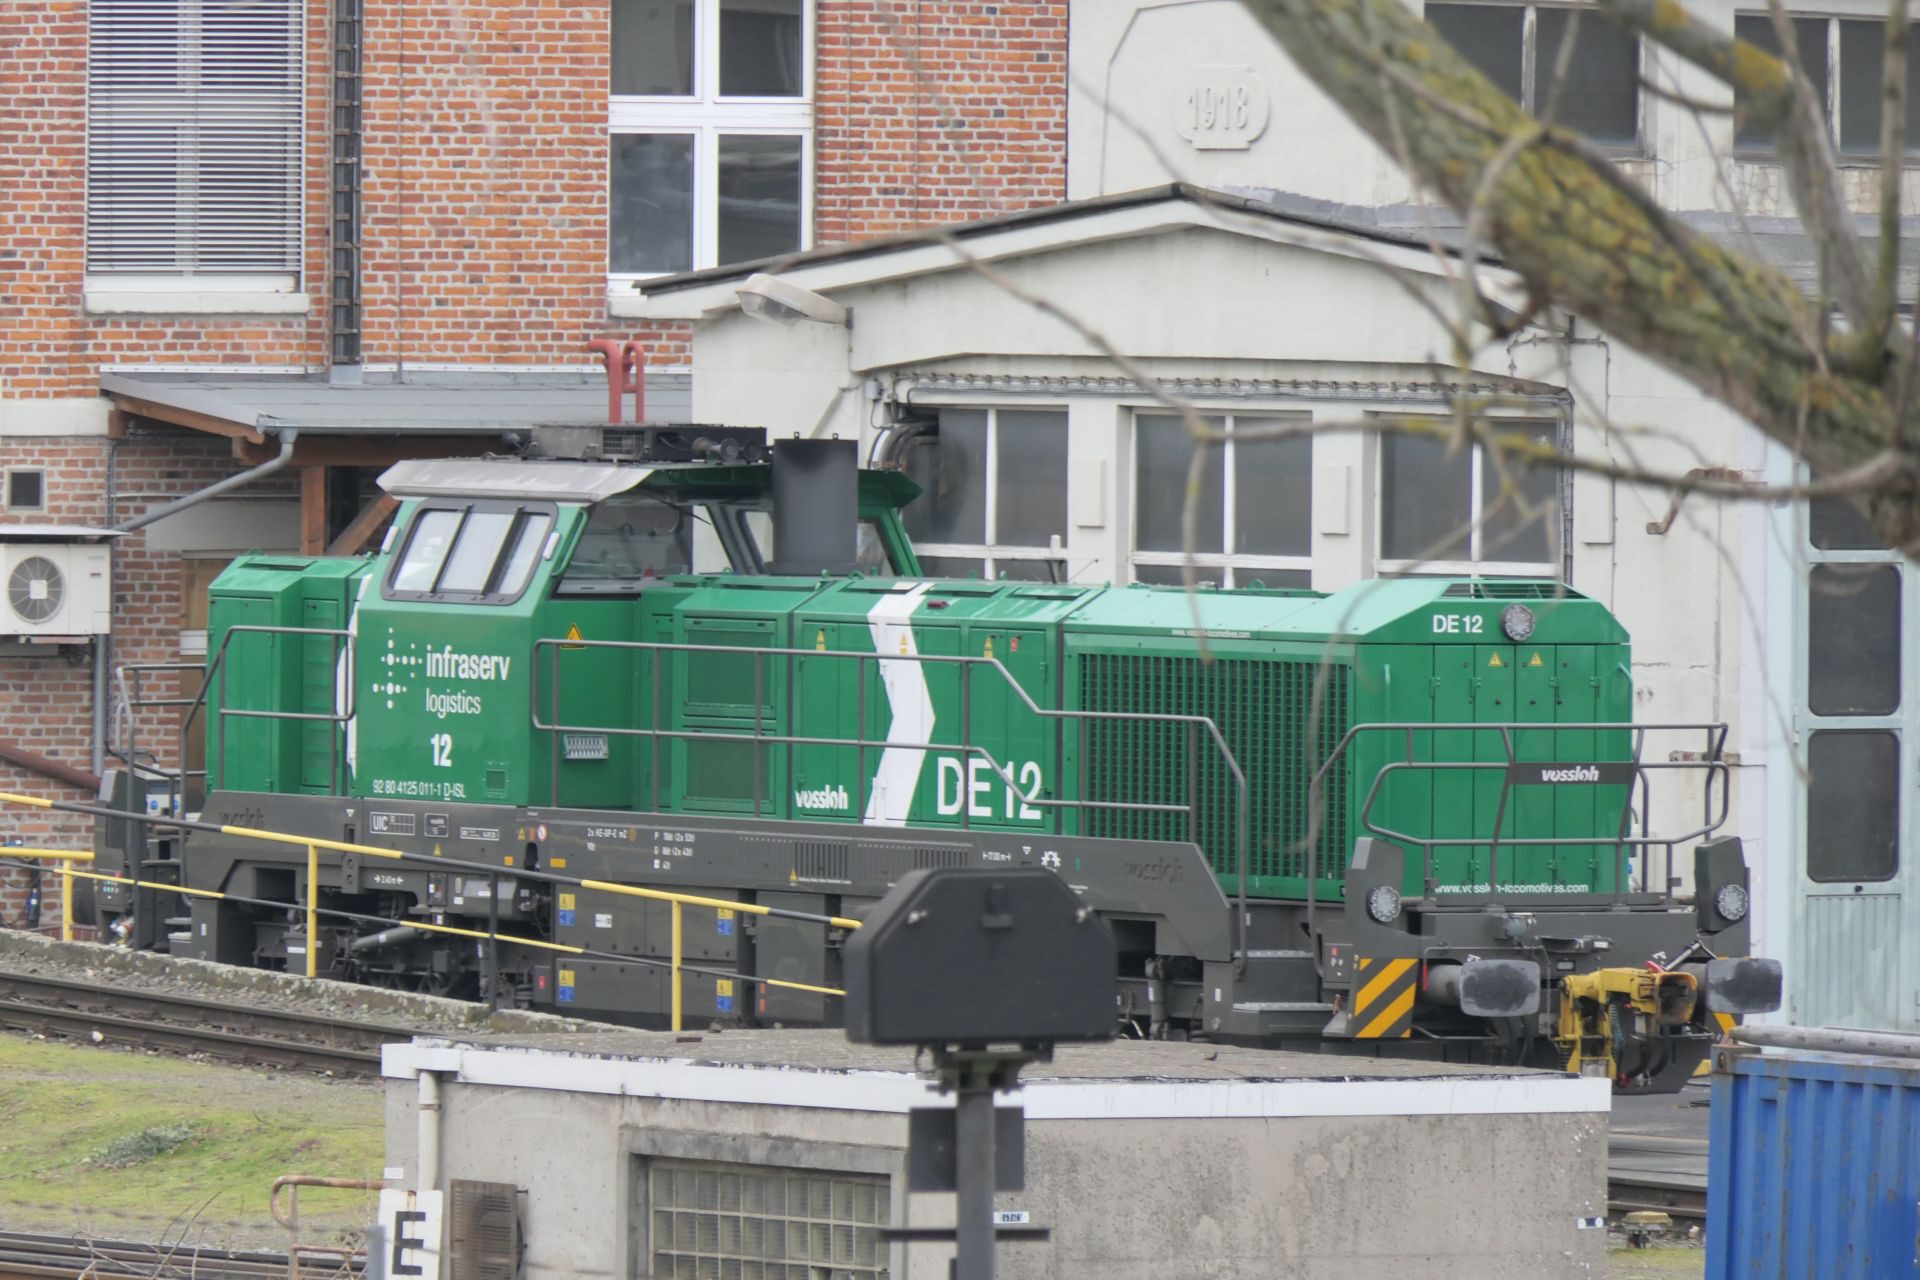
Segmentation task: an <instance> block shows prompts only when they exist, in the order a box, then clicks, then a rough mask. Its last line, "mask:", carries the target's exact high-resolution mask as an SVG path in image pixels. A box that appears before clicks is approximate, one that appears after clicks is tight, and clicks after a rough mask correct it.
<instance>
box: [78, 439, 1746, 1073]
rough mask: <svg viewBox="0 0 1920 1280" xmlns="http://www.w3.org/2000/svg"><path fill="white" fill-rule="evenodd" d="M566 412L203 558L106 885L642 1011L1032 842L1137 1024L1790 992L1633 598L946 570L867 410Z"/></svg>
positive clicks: (723, 980) (371, 952)
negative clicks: (1674, 715) (519, 446)
mask: <svg viewBox="0 0 1920 1280" xmlns="http://www.w3.org/2000/svg"><path fill="white" fill-rule="evenodd" d="M635 436H637V437H638V438H639V439H640V443H638V444H635V443H634V440H633V439H631V438H629V437H635ZM568 443H570V444H571V445H572V446H573V447H571V448H563V449H560V450H558V451H559V452H563V453H567V454H571V455H572V456H566V457H552V456H544V457H543V456H539V452H538V450H533V451H530V453H531V454H532V456H528V457H522V458H513V459H483V460H460V461H417V462H406V463H401V464H399V465H397V466H395V467H393V468H392V469H391V470H390V471H388V472H387V473H386V475H385V476H384V477H383V478H382V481H381V483H382V485H383V486H384V487H385V489H386V490H387V491H388V492H389V493H390V494H392V495H394V496H395V497H397V498H399V499H401V501H402V505H401V507H400V509H399V512H398V515H397V516H396V519H395V523H394V530H393V532H392V533H391V534H390V535H389V537H388V539H387V544H386V546H385V547H383V549H382V550H381V551H380V553H379V554H376V555H372V556H369V557H365V558H356V559H298V558H295V559H290V558H287V557H280V556H254V557H249V558H246V559H242V560H240V561H237V562H236V563H235V564H234V565H233V566H232V567H230V568H229V569H228V570H227V571H226V572H225V573H223V574H222V575H221V577H220V578H219V580H218V581H217V582H216V583H215V584H214V586H213V589H212V599H211V602H210V616H211V630H210V635H209V646H208V649H209V658H208V665H207V671H206V682H205V693H204V695H203V703H202V705H201V706H200V707H198V708H196V710H195V713H194V714H193V715H191V716H189V717H188V728H187V730H186V732H187V733H188V734H191V735H193V736H194V737H196V738H201V739H203V741H204V758H205V760H206V768H205V771H204V792H202V791H201V789H200V786H199V784H198V781H197V780H196V779H194V778H193V777H191V776H188V777H186V778H184V779H183V780H182V781H181V782H180V783H179V785H175V786H173V787H172V791H173V793H174V794H173V795H172V800H173V803H174V804H175V805H176V806H177V807H180V808H189V807H190V808H192V809H194V810H195V811H196V812H197V816H198V818H199V825H197V826H190V827H177V828H175V829H174V830H173V831H172V832H171V833H163V834H161V835H158V836H147V835H145V834H143V829H142V827H141V826H139V825H136V824H134V823H123V822H104V823H102V824H101V826H100V836H99V840H98V849H97V853H98V855H99V863H98V866H97V870H99V871H103V872H107V873H109V874H112V873H116V872H117V873H119V874H121V875H123V876H125V877H126V878H129V879H132V878H135V877H137V878H139V879H140V880H141V882H142V883H143V884H147V885H152V884H160V885H162V886H163V887H161V888H158V889H154V888H134V887H130V886H128V885H126V884H124V883H107V884H103V885H101V886H100V888H99V890H98V891H97V905H96V910H97V912H98V918H99V921H100V923H101V924H102V926H103V927H105V928H114V929H117V931H118V932H119V933H120V934H122V935H123V936H131V938H132V939H133V940H134V941H135V942H136V943H139V944H143V945H153V946H160V947H166V948H169V949H171V950H173V951H175V952H177V953H181V954H187V955H193V956H199V957H202V958H207V959H213V960H220V961H227V962H232V963H238V964H250V965H267V966H274V967H293V968H296V969H298V968H300V967H301V966H302V965H303V964H305V963H306V960H307V958H308V956H309V955H311V956H312V958H313V961H314V965H315V967H316V969H317V970H318V971H319V972H321V973H325V974H332V975H335V976H340V977H347V978H353V979H357V980H362V981H370V982H378V983H385V984H390V985H397V986H405V987H409V988H417V989H424V990H431V991H439V992H445V993H451V994H461V995H472V996H476V997H481V998H486V999H491V1000H496V1001H501V1002H513V1003H518V1004H522V1005H531V1006H545V1007H550V1008H553V1009H556V1010H559V1011H562V1012H576V1013H579V1014H582V1015H589V1016H600V1017H608V1018H613V1019H621V1020H633V1021H648V1020H657V1019H661V1018H663V1017H665V1016H666V1014H667V1011H668V1010H669V1008H670V1007H677V1006H675V1005H674V1001H675V999H676V996H675V994H674V988H675V987H676V986H677V987H678V988H679V996H678V997H677V998H678V999H680V1000H683V1001H684V1004H685V1010H686V1013H687V1015H688V1016H690V1017H692V1018H695V1019H699V1020H702V1021H706V1020H721V1021H727V1022H738V1023H744V1024H749V1025H754V1024H772V1023H776V1022H778V1023H781V1024H786V1025H794V1024H833V1023H834V1022H836V1021H837V1019H838V1017H839V1002H838V998H837V997H836V996H835V995H833V994H831V992H832V989H833V988H835V987H836V986H837V983H838V975H839V966H840V947H841V943H842V941H843V940H844V936H845V934H844V929H845V928H846V927H847V924H846V922H847V920H848V919H849V918H852V919H857V918H858V917H859V916H860V915H861V914H862V912H863V911H864V910H866V909H867V908H868V907H869V906H870V905H871V904H872V903H873V902H875V901H876V900H877V899H878V898H879V897H881V896H882V895H884V894H885V893H886V891H887V889H888V888H889V886H890V885H892V884H893V883H894V882H895V881H897V880H898V879H899V877H900V876H901V875H902V874H904V873H905V872H907V871H910V870H913V869H915V868H919V867H939V866H975V867H986V868H992V867H996V866H1037V867H1044V868H1047V869H1050V870H1053V871H1055V872H1056V873H1057V874H1059V875H1060V876H1061V878H1062V879H1064V880H1065V881H1066V882H1067V883H1068V884H1069V885H1070V886H1071V887H1072V888H1073V890H1074V891H1075V892H1076V893H1077V894H1078V895H1080V897H1081V898H1082V900H1083V901H1084V902H1085V903H1086V904H1087V906H1088V907H1090V908H1091V909H1093V910H1095V911H1097V912H1099V913H1100V915H1101V916H1102V917H1103V918H1104V919H1105V921H1106V922H1107V923H1108V925H1109V927H1110V928H1111V930H1112V932H1113V934H1114V936H1115V938H1116V940H1117V942H1118V949H1119V952H1120V955H1121V963H1122V973H1121V975H1120V976H1121V988H1120V990H1121V997H1120V1006H1119V1008H1118V1009H1116V1011H1115V1017H1116V1021H1117V1023H1118V1024H1119V1026H1120V1028H1121V1029H1122V1031H1123V1032H1126V1033H1137V1034H1140V1035H1144V1036H1175V1037H1186V1036H1206V1037H1211V1038H1216V1039H1222V1040H1235V1041H1242V1042H1256V1043H1263V1044H1291V1045H1295V1046H1298V1045H1300V1044H1303V1043H1312V1044H1315V1045H1320V1046H1323V1047H1337V1048H1344V1049H1347V1050H1352V1051H1360V1052H1370V1053H1380V1054H1426V1055H1437V1056H1444V1057H1449V1058H1456V1059H1477V1060H1489V1061H1504V1062H1511V1063H1535V1064H1551V1065H1555V1066H1573V1067H1574V1068H1576V1069H1581V1070H1587V1071H1590V1072H1593V1073H1595V1074H1605V1075H1608V1076H1610V1077H1612V1078H1613V1079H1614V1080H1615V1081H1616V1082H1617V1083H1618V1084H1619V1085H1621V1086H1622V1087H1626V1088H1636V1089H1665V1088H1677V1087H1678V1085H1679V1084H1680V1083H1681V1082H1682V1081H1684V1079H1685V1078H1686V1077H1687V1076H1688V1075H1690V1074H1691V1073H1692V1071H1693V1070H1694V1068H1695V1066H1696V1065H1697V1064H1698V1063H1699V1061H1700V1060H1701V1058H1702V1056H1703V1055H1704V1053H1705V1051H1706V1048H1707V1046H1708V1045H1709V1044H1710V1043H1711V1042H1712V1040H1713V1039H1714V1038H1715V1037H1716V1035H1717V1034H1718V1030H1719V1027H1720V1026H1721V1025H1725V1024H1726V1023H1727V1022H1728V1021H1729V1020H1730V1019H1731V1017H1732V1016H1733V1015H1737V1014H1740V1013H1750V1012H1757V1011H1760V1010H1763V1009H1767V1008H1771V1007H1775V1006H1776V1005H1777V1003H1778V999H1779V978H1780V974H1779V967H1778V965H1777V964H1774V963H1773V962H1770V961H1765V960H1756V959H1751V958H1749V957H1748V956H1747V951H1748V923H1747V918H1746V917H1747V870H1746V866H1745V863H1744V859H1743V857H1742V854H1741V850H1740V845H1739V842H1738V841H1737V840H1735V839H1732V838H1729V837H1725V836H1722V835H1720V834H1719V828H1720V827H1721V826H1722V824H1723V820H1724V818H1725V810H1726V804H1727V780H1728V779H1727V772H1726V767H1725V765H1724V763H1723V762H1722V760H1721V756H1720V747H1721V743H1722V741H1723V738H1724V732H1723V730H1722V729H1721V728H1720V727H1719V726H1714V725H1681V726H1647V725H1640V726H1635V725H1633V724H1632V723H1631V720H1632V715H1631V712H1632V677H1631V666H1630V661H1629V647H1628V639H1627V636H1626V634H1625V632H1624V631H1623V629H1622V628H1621V627H1620V625H1619V623H1618V622H1617V621H1616V620H1615V619H1614V618H1613V617H1612V616H1611V615H1610V614H1609V613H1608V612H1607V610H1606V609H1605V608H1603V607H1602V606H1601V605H1599V604H1598V603H1596V602H1594V601H1591V600H1588V599H1585V598H1583V597H1581V596H1580V595H1578V594H1577V593H1574V592H1572V591H1569V590H1567V589H1565V588H1564V587H1562V586H1560V585H1559V584H1556V583H1551V582H1521V581H1459V580H1445V579H1432V578H1409V579H1400V580H1393V581H1376V582H1368V583H1363V584H1360V585H1357V586H1354V587H1352V588H1350V589H1347V590H1345V591H1341V592H1338V593H1335V594H1331V595H1326V594H1317V593H1314V592H1310V591H1298V590H1265V589H1259V588H1253V589H1243V590H1233V591H1216V590H1201V591H1199V592H1198V593H1197V594H1189V593H1187V592H1184V591H1181V590H1178V589H1169V588H1155V587H1147V586H1132V587H1125V588H1115V587H1105V586H1091V585H1078V584H1074V583H1071V582H1045V581H1018V582H1016V581H998V582H988V581H979V580H966V581H954V580H930V579H928V578H925V577H923V576H922V575H921V574H920V572H919V565H918V562H917V561H916V559H915V556H914V552H913V548H912V547H911V545H910V544H909V542H908V540H907V538H906V536H905V533H904V530H903V527H902V524H901V520H900V510H901V508H902V506H903V505H904V504H906V503H907V502H909V501H911V500H912V498H913V497H914V496H915V494H916V493H917V490H916V488H915V486H914V485H913V484H912V483H911V482H910V481H909V480H908V479H907V478H906V477H905V476H903V475H901V474H898V473H895V472H885V471H868V470H857V469H856V466H855V459H854V455H853V446H852V445H851V444H847V443H841V442H835V441H824V442H823V441H798V440H796V441H780V442H777V443H776V444H775V445H774V446H773V447H772V448H771V450H768V449H766V448H765V447H764V446H763V445H762V444H760V443H758V442H757V441H756V440H755V439H754V438H753V437H752V435H751V434H750V433H740V432H731V433H712V434H711V438H707V437H700V436H699V430H698V429H680V430H679V431H678V432H676V433H674V434H672V435H664V434H662V433H661V432H660V431H658V430H652V431H647V430H642V431H639V432H617V431H615V430H614V429H608V431H607V432H605V433H596V434H590V435H588V436H586V437H584V438H582V437H580V436H579V434H578V433H574V435H573V436H572V437H569V438H568ZM582 444H584V446H585V447H581V445H582ZM670 445H673V446H677V452H676V450H675V448H670V447H669V446H670ZM554 451H555V450H554V449H553V448H552V447H551V446H549V448H548V452H549V453H551V452H554ZM623 454H624V455H625V456H622V455H623ZM769 454H770V455H771V456H770V457H769V456H768V455H769ZM648 457H651V458H652V459H653V460H652V461H647V460H642V459H644V458H648ZM184 753H185V744H184V743H183V758H184ZM113 785H114V786H115V788H116V791H115V792H114V794H113V795H112V796H111V797H110V799H112V800H113V801H114V803H115V804H116V805H118V806H122V807H124V806H127V805H129V804H131V803H133V800H132V797H131V796H130V795H129V792H130V791H132V790H134V789H136V788H135V786H134V784H133V783H132V782H131V781H130V780H129V779H127V778H125V777H117V778H116V779H114V780H113ZM1662 822H1665V823H1666V824H1667V825H1668V826H1669V827H1672V828H1673V829H1672V830H1666V831H1662V830H1656V828H1657V827H1659V826H1660V825H1661V824H1662ZM223 828H225V829H246V830H249V831H268V832H274V833H280V834H281V835H283V836H291V837H295V838H296V839H295V840H294V841H293V842H291V843H289V842H279V843H276V842H272V841H263V840H261V839H258V838H256V837H251V836H243V835H239V834H235V833H234V832H233V831H232V830H223ZM300 838H304V839H315V838H318V839H324V840H327V841H333V842H339V843H340V844H341V845H342V846H353V845H361V846H373V847H377V848H380V849H384V850H394V851H399V852H401V853H404V854H408V855H410V856H409V857H408V858H406V859H405V860H399V861H395V860H381V859H377V858H370V857H367V856H364V855H361V854H356V853H354V852H351V851H349V850H347V849H345V848H342V849H335V850H328V849H319V850H317V851H312V852H311V853H310V851H309V850H306V849H303V848H301V847H299V844H298V839H300ZM1682 858H1685V859H1690V860H1691V870H1692V877H1691V881H1692V894H1691V898H1690V900H1682V899H1680V898H1678V897H1676V887H1677V886H1678V885H1679V884H1680V883H1681V880H1680V879H1679V878H1678V877H1677V874H1676V873H1677V872H1679V871H1680V870H1682V869H1683V868H1682V867H1681V866H1680V865H1679V860H1680V859H1682ZM310 866H311V867H312V868H314V870H315V872H316V873H317V902H318V907H319V911H318V913H317V914H316V915H314V916H312V917H309V916H307V915H306V914H305V912H304V911H303V909H302V908H301V905H300V904H302V903H304V902H305V901H306V898H307V893H308V876H309V867H310ZM167 884H178V885H180V886H183V887H185V888H188V889H195V890H202V891H211V892H212V893H214V894H222V895H226V896H224V897H219V896H206V895H204V894H198V895H193V896H186V895H176V894H173V893H170V892H168V890H167V889H166V888H165V887H164V886H165V885H167ZM610 885H621V886H642V887H648V888H653V889H661V890H673V891H679V892H684V893H693V894H698V895H702V896H705V897H708V898H713V899H720V900H725V901H727V902H734V903H739V904H742V905H743V906H746V905H757V906H765V907H773V908H779V909H783V910H787V911H792V912H796V913H799V914H796V915H789V916H780V917H769V916H758V917H755V916H751V915H748V914H747V913H746V912H744V911H734V910H728V909H726V908H724V907H709V908H699V907H687V908H685V909H684V910H681V909H676V908H674V907H672V905H671V904H670V903H668V902H665V901H661V900H648V899H645V898H639V897H635V896H633V895H631V894H622V893H619V892H616V891H613V890H612V889H610V888H608V887H605V886H610ZM596 886H600V887H596ZM309 919H312V920H313V921H315V922H316V923H315V924H314V926H313V927H312V928H309V925H308V921H309ZM676 919H677V921H678V923H676ZM836 920H837V921H839V923H835V921H836ZM675 946H678V947H679V948H680V954H681V956H682V958H683V962H684V964H685V965H686V966H687V967H688V969H689V970H690V972H688V971H683V972H681V973H680V974H678V975H675V974H673V973H670V972H669V971H668V969H667V967H666V964H665V962H667V961H668V960H669V958H670V957H671V956H672V955H673V949H674V947H675ZM1035 980H1036V981H1044V980H1045V975H1035Z"/></svg>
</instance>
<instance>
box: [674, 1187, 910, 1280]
mask: <svg viewBox="0 0 1920 1280" xmlns="http://www.w3.org/2000/svg"><path fill="white" fill-rule="evenodd" d="M887 1196H888V1191H887V1180H886V1179H885V1178H881V1177H872V1176H864V1175H860V1174H846V1173H825V1172H815V1171H812V1170H802V1169H778V1168H773V1169H769V1168H759V1167H753V1166H748V1165H732V1164H716V1163H708V1162H706V1161H691V1160H654V1161H651V1162H650V1167H649V1168H648V1170H647V1217H646V1223H647V1232H648V1239H647V1246H646V1253H647V1255H649V1256H650V1258H651V1260H652V1265H651V1268H650V1269H648V1270H647V1273H646V1274H648V1275H650V1276H653V1277H655V1280H707V1278H708V1277H719V1276H730V1277H737V1278H738V1280H884V1278H885V1277H886V1275H887V1274H888V1267H887V1246H886V1242H885V1241H884V1240H882V1239H881V1237H880V1232H881V1229H882V1228H883V1227H884V1226H886V1224H887V1220H888V1218H889V1216H890V1213H889V1207H888V1202H887Z"/></svg>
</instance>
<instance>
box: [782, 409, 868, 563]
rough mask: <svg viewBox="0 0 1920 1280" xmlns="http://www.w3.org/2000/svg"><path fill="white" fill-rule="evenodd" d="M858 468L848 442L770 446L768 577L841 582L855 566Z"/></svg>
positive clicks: (789, 442)
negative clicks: (836, 579)
mask: <svg viewBox="0 0 1920 1280" xmlns="http://www.w3.org/2000/svg"><path fill="white" fill-rule="evenodd" d="M859 466H860V456H859V453H858V452H857V447H856V446H855V444H854V442H853V441H851V440H775V441H774V442H773V561H772V563H770V564H769V565H768V566H767V571H768V572H769V573H774V574H785V575H790V576H794V577H805V578H811V577H815V576H818V575H820V574H827V575H829V576H831V577H839V576H840V575H842V574H847V573H852V572H853V571H854V570H855V569H856V568H858V567H859V563H860V553H859V546H860V493H859V481H860V477H859Z"/></svg>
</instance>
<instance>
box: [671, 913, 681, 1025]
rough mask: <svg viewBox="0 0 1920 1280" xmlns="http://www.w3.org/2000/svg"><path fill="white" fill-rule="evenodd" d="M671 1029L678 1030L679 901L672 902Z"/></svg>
mask: <svg viewBox="0 0 1920 1280" xmlns="http://www.w3.org/2000/svg"><path fill="white" fill-rule="evenodd" d="M672 978H673V1029H674V1031H676V1032H678V1031H679V1030H680V900H679V899H678V898H676V899H674V901H673V974H672Z"/></svg>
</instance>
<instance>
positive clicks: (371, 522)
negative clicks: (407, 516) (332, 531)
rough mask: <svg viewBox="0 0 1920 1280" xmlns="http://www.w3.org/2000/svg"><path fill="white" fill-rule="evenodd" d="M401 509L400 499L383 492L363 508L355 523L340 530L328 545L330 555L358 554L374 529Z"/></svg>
mask: <svg viewBox="0 0 1920 1280" xmlns="http://www.w3.org/2000/svg"><path fill="white" fill-rule="evenodd" d="M399 509H400V499H398V498H396V497H394V496H393V495H392V494H390V493H383V494H381V495H380V496H379V497H377V498H375V499H374V500H373V501H372V502H369V503H368V504H367V505H366V506H365V507H363V508H361V510H360V514H359V515H357V516H355V517H354V518H353V523H352V524H350V525H348V526H347V527H346V528H344V529H342V530H341V531H340V536H339V537H337V538H335V539H334V540H333V541H332V542H331V543H330V544H328V546H327V554H328V555H330V556H356V555H359V554H360V549H361V548H362V547H364V546H366V545H367V539H368V538H371V537H372V536H373V531H374V530H375V529H378V528H379V527H380V526H381V525H383V524H385V523H386V521H387V517H388V516H390V515H392V514H393V513H394V512H395V511H397V510H399Z"/></svg>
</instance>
